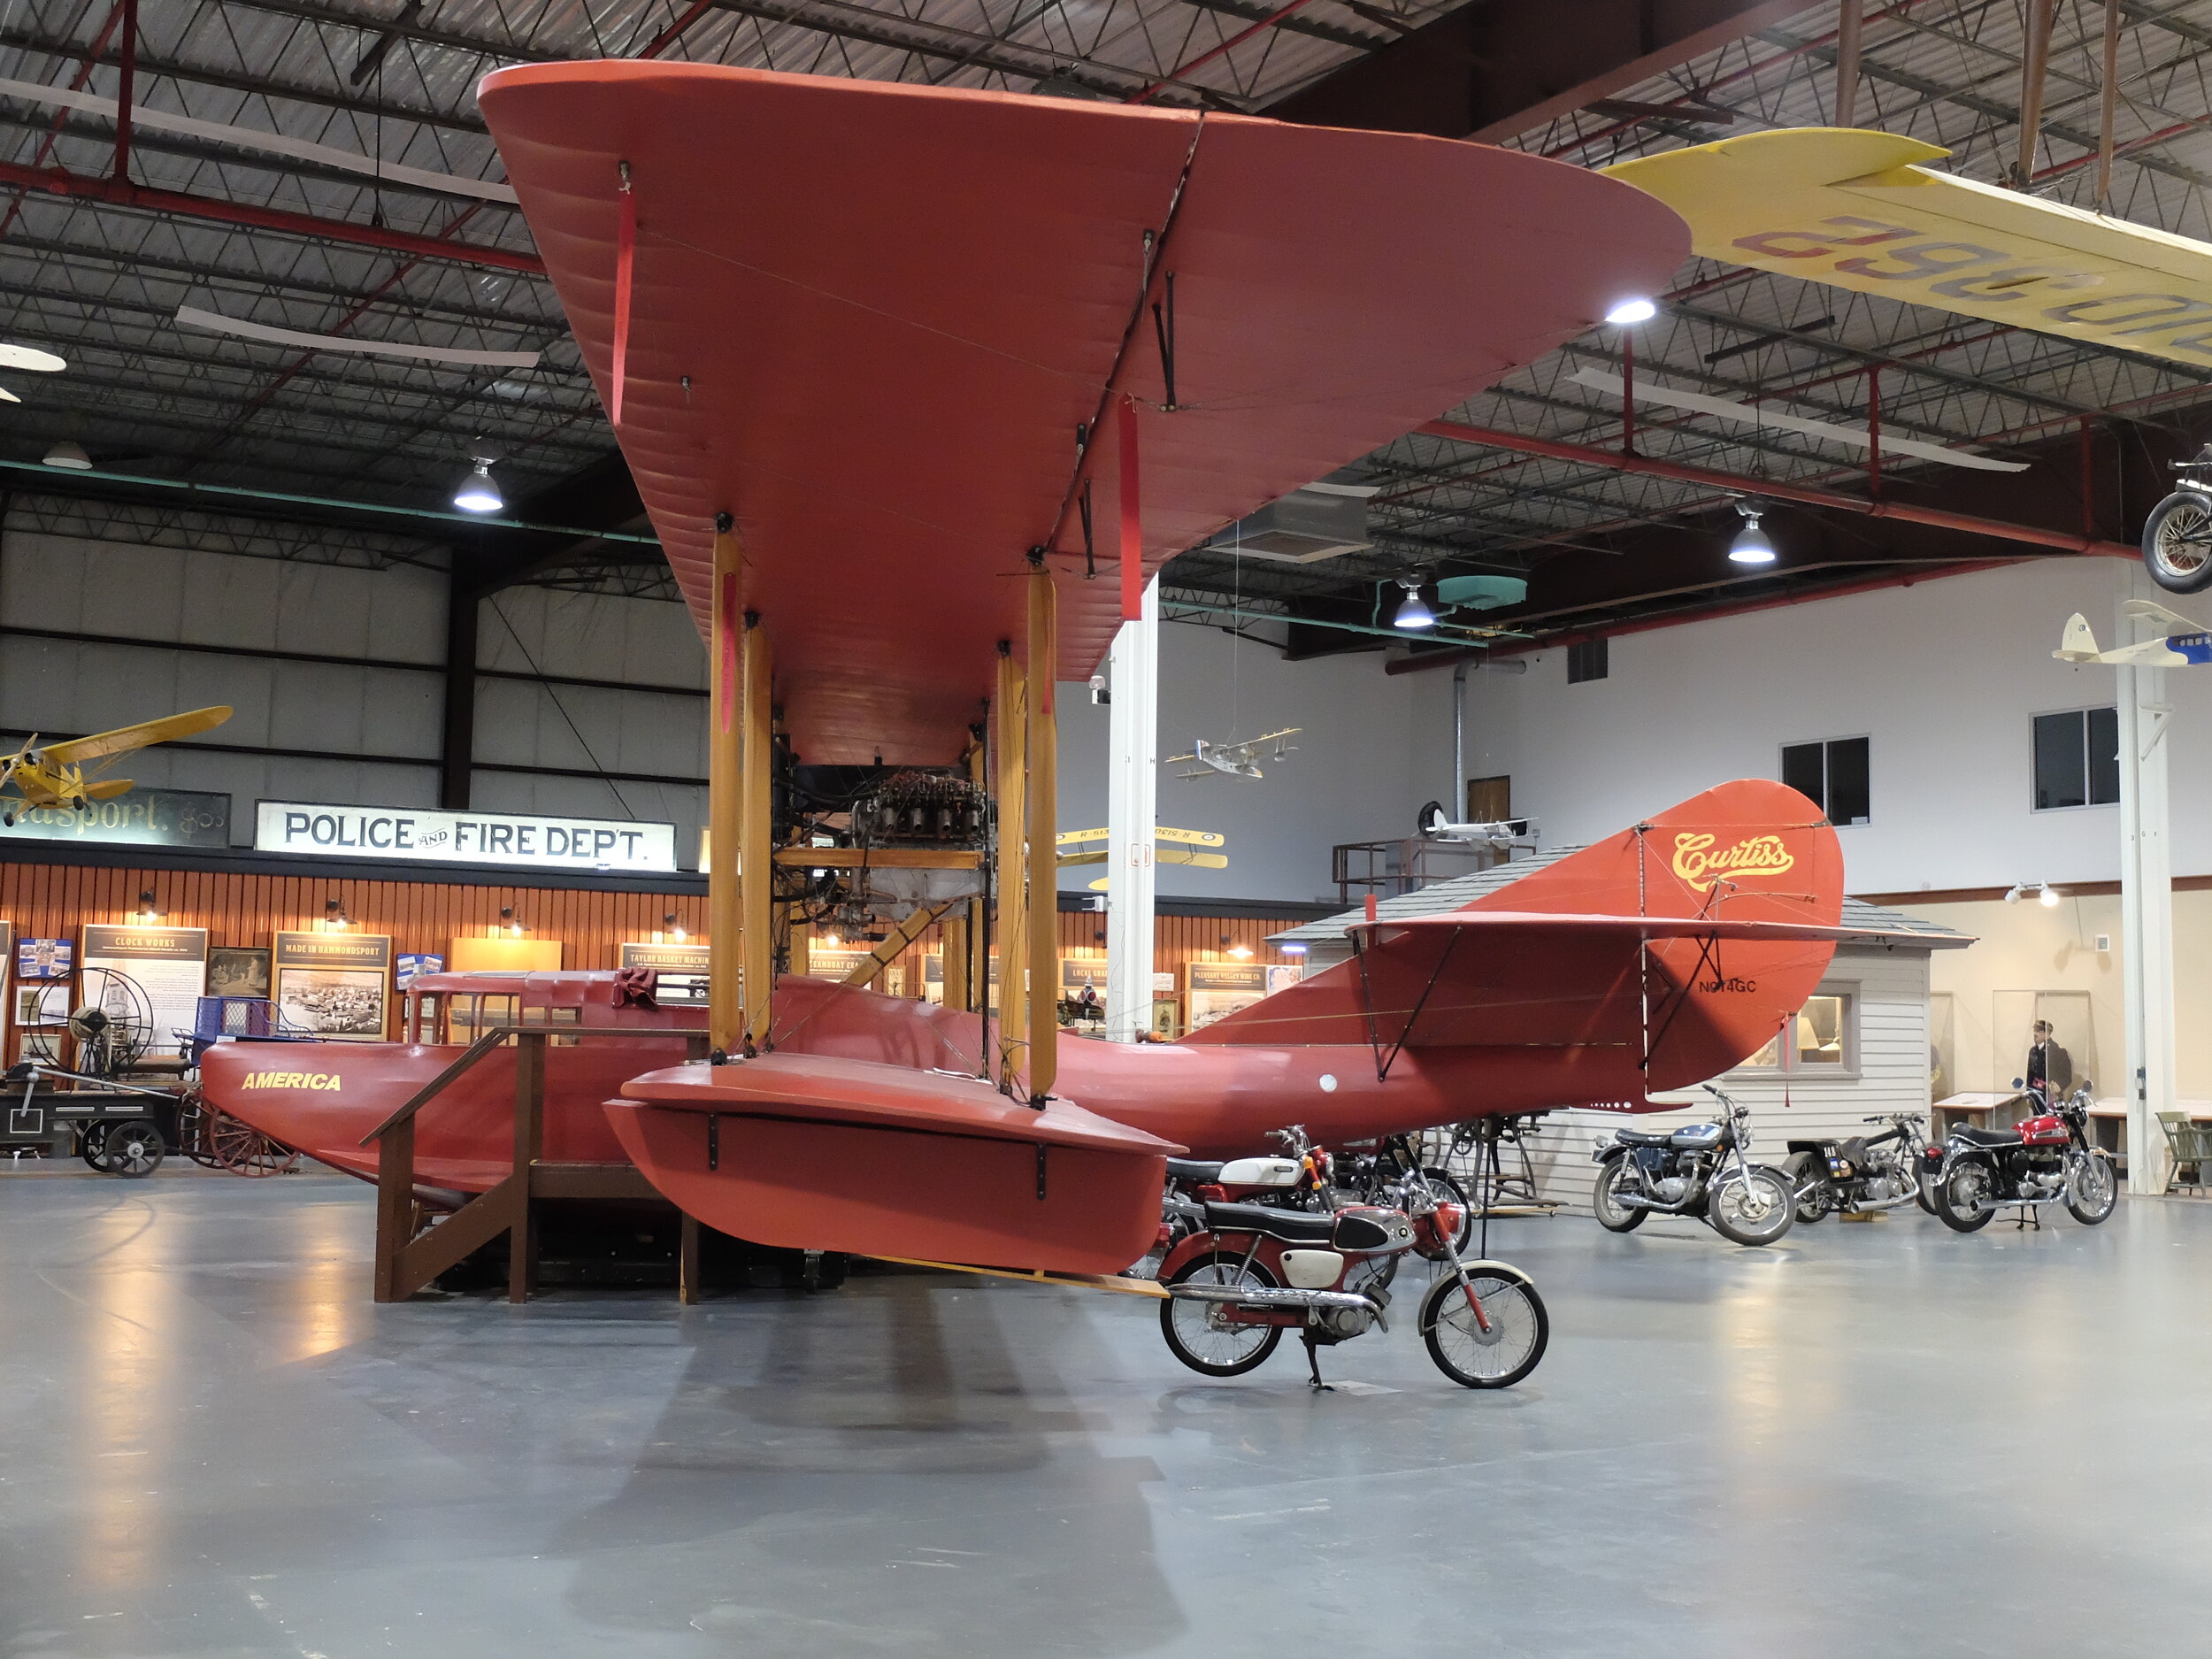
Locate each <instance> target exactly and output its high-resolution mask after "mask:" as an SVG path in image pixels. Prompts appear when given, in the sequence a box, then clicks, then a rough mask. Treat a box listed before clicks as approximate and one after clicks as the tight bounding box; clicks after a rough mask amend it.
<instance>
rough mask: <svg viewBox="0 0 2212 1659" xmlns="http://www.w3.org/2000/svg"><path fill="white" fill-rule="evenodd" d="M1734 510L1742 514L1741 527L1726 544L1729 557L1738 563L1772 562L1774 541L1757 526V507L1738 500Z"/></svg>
mask: <svg viewBox="0 0 2212 1659" xmlns="http://www.w3.org/2000/svg"><path fill="white" fill-rule="evenodd" d="M1736 511H1738V512H1740V513H1741V514H1742V515H1743V528H1742V529H1740V530H1739V531H1737V532H1736V539H1735V540H1734V541H1731V542H1730V543H1729V544H1728V557H1729V558H1730V559H1731V560H1732V561H1733V562H1734V563H1736V564H1738V565H1771V564H1773V563H1774V543H1773V542H1771V541H1768V540H1767V533H1766V532H1765V531H1763V530H1762V529H1761V528H1759V509H1757V508H1756V507H1752V506H1747V505H1746V504H1745V503H1742V502H1738V503H1736Z"/></svg>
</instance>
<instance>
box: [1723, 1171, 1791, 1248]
mask: <svg viewBox="0 0 2212 1659" xmlns="http://www.w3.org/2000/svg"><path fill="white" fill-rule="evenodd" d="M1705 1218H1706V1219H1707V1220H1708V1221H1709V1222H1711V1223H1712V1224H1713V1231H1714V1232H1716V1233H1719V1234H1720V1236H1721V1237H1722V1238H1724V1239H1729V1240H1733V1241H1734V1242H1736V1243H1738V1244H1771V1243H1773V1242H1774V1241H1775V1240H1777V1239H1778V1238H1780V1237H1781V1236H1782V1235H1783V1234H1784V1233H1787V1232H1788V1231H1789V1230H1790V1223H1791V1222H1793V1221H1794V1220H1796V1219H1797V1199H1796V1197H1795V1196H1794V1195H1793V1194H1792V1193H1791V1191H1790V1182H1789V1177H1787V1176H1786V1175H1784V1174H1781V1173H1780V1172H1779V1171H1775V1170H1770V1169H1765V1168H1760V1169H1750V1170H1732V1171H1729V1172H1728V1173H1727V1174H1725V1175H1724V1176H1722V1177H1721V1178H1720V1179H1718V1180H1717V1181H1715V1182H1714V1184H1713V1186H1712V1188H1711V1190H1710V1191H1709V1192H1708V1193H1707V1194H1706V1196H1705Z"/></svg>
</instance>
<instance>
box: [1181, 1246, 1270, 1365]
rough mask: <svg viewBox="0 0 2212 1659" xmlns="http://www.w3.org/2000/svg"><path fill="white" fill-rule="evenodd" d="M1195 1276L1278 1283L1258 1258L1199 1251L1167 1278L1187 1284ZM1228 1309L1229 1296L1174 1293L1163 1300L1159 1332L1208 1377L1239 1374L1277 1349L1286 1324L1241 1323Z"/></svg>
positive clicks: (1261, 1285)
mask: <svg viewBox="0 0 2212 1659" xmlns="http://www.w3.org/2000/svg"><path fill="white" fill-rule="evenodd" d="M1194 1281H1195V1282H1197V1283H1200V1284H1205V1285H1250V1286H1254V1287H1255V1288H1256V1289H1261V1290H1273V1289H1276V1288H1277V1285H1276V1280H1275V1275H1274V1274H1272V1273H1271V1272H1269V1271H1267V1269H1265V1268H1264V1267H1262V1266H1261V1265H1260V1264H1259V1263H1257V1262H1253V1263H1246V1262H1245V1260H1244V1258H1243V1257H1242V1256H1232V1255H1228V1254H1226V1253H1217V1254H1215V1255H1212V1256H1200V1257H1198V1259H1197V1260H1195V1261H1194V1262H1192V1263H1188V1264H1187V1265H1186V1266H1185V1267H1183V1268H1181V1269H1180V1270H1179V1271H1177V1273H1176V1275H1175V1277H1174V1278H1173V1279H1170V1280H1169V1281H1168V1283H1170V1284H1171V1285H1187V1284H1190V1283H1192V1282H1194ZM1230 1311H1231V1306H1230V1304H1229V1303H1227V1302H1182V1301H1176V1300H1173V1299H1171V1300H1169V1301H1167V1302H1162V1303H1161V1304H1160V1334H1161V1335H1162V1336H1164V1337H1165V1338H1167V1345H1168V1349H1169V1351H1170V1352H1171V1353H1172V1354H1173V1355H1174V1356H1175V1357H1176V1358H1177V1359H1179V1360H1181V1361H1182V1362H1183V1363H1184V1364H1186V1365H1187V1366H1189V1367H1190V1368H1191V1369H1192V1370H1193V1371H1203V1372H1205V1373H1206V1375H1207V1376H1209V1377H1240V1376H1242V1375H1243V1374H1244V1373H1245V1372H1246V1371H1250V1370H1251V1369H1252V1368H1253V1367H1254V1366H1256V1365H1259V1364H1263V1363H1265V1362H1266V1359H1267V1356H1269V1355H1270V1354H1272V1353H1273V1352H1274V1351H1275V1345H1276V1344H1277V1343H1279V1342H1280V1341H1281V1340H1283V1327H1282V1326H1281V1325H1244V1324H1240V1323H1238V1322H1236V1321H1234V1320H1232V1319H1230V1318H1228V1317H1225V1316H1226V1315H1227V1314H1228V1313H1229V1312H1230Z"/></svg>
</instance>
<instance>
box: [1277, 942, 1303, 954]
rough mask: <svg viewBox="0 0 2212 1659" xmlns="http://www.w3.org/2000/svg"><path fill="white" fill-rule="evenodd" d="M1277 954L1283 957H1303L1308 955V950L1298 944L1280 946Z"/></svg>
mask: <svg viewBox="0 0 2212 1659" xmlns="http://www.w3.org/2000/svg"><path fill="white" fill-rule="evenodd" d="M1275 953H1276V955H1278V956H1304V955H1305V954H1306V948H1305V947H1304V946H1303V945H1298V944H1290V945H1278V946H1276V947H1275Z"/></svg>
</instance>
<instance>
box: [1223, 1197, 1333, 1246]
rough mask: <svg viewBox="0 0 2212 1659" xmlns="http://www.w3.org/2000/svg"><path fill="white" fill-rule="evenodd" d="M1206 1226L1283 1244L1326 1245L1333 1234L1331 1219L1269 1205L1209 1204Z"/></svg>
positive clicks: (1307, 1211)
mask: <svg viewBox="0 0 2212 1659" xmlns="http://www.w3.org/2000/svg"><path fill="white" fill-rule="evenodd" d="M1206 1225H1207V1226H1208V1228H1210V1230H1211V1231H1213V1232H1215V1233H1265V1234H1266V1235H1267V1236H1268V1237H1269V1238H1271V1239H1280V1240H1283V1241H1284V1242H1285V1243H1286V1244H1326V1243H1327V1242H1328V1241H1329V1240H1330V1239H1331V1238H1333V1237H1334V1236H1335V1233H1336V1217H1334V1216H1317V1215H1315V1214H1314V1213H1313V1212H1312V1211H1310V1210H1278V1209H1276V1208H1275V1207H1274V1206H1273V1205H1272V1204H1217V1203H1209V1204H1208V1205H1207V1206H1206Z"/></svg>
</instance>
